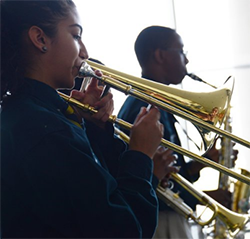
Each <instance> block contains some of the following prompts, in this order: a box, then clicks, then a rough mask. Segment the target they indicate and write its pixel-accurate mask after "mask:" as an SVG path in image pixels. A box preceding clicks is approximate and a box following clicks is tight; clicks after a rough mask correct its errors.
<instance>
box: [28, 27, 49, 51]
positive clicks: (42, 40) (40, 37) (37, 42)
mask: <svg viewBox="0 0 250 239" xmlns="http://www.w3.org/2000/svg"><path fill="white" fill-rule="evenodd" d="M28 35H29V38H30V40H31V42H32V43H33V45H34V46H35V47H36V48H37V49H38V50H40V51H41V52H44V53H45V52H46V51H47V46H46V44H47V43H48V42H47V36H46V35H45V33H44V32H43V30H42V29H41V28H40V27H37V26H32V27H31V28H30V29H29V32H28Z"/></svg>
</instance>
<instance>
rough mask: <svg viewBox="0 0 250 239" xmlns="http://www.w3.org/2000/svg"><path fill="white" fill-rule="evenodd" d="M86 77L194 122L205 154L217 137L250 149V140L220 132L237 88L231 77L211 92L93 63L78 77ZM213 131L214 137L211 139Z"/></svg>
mask: <svg viewBox="0 0 250 239" xmlns="http://www.w3.org/2000/svg"><path fill="white" fill-rule="evenodd" d="M89 66H91V68H92V69H94V70H95V69H99V70H101V71H102V73H103V76H102V77H98V76H96V75H95V74H94V72H93V70H92V69H91V68H90V67H89ZM86 76H92V77H96V78H98V79H99V80H100V81H102V82H103V83H104V84H107V85H109V86H111V87H112V88H114V89H117V90H119V91H121V92H123V93H125V94H129V95H131V96H134V97H136V98H139V99H140V100H142V101H145V102H147V103H150V104H152V105H155V106H158V107H159V108H161V109H163V110H167V111H169V112H170V113H172V114H175V115H177V116H179V117H182V118H184V119H186V120H188V121H190V122H192V123H193V124H194V125H195V126H196V127H197V129H198V130H199V132H200V133H201V135H202V137H203V143H204V147H203V148H204V150H205V151H206V150H207V149H209V147H210V146H211V143H212V142H213V140H214V136H215V134H219V135H221V136H225V137H228V138H230V139H231V140H233V141H234V142H236V143H239V144H241V145H244V146H246V147H248V148H250V142H249V141H246V140H244V139H242V138H240V137H237V136H235V135H233V134H232V133H230V132H227V131H225V130H222V129H220V126H221V124H222V123H223V120H224V117H225V115H226V112H227V110H228V107H229V106H230V100H231V95H232V90H233V86H234V79H233V78H232V77H230V79H228V80H227V81H226V82H225V84H224V87H223V88H219V89H216V90H214V91H212V92H206V93H200V92H199V93H197V92H189V91H185V90H181V89H177V88H173V87H170V86H167V85H164V84H161V83H158V82H154V81H150V80H146V79H143V78H139V77H135V76H132V75H129V74H125V73H122V72H119V71H117V70H114V69H111V68H108V67H106V66H104V65H100V64H98V63H95V62H92V61H86V62H85V64H83V65H82V66H81V68H80V70H79V77H86ZM211 132H214V133H215V134H214V135H213V136H211Z"/></svg>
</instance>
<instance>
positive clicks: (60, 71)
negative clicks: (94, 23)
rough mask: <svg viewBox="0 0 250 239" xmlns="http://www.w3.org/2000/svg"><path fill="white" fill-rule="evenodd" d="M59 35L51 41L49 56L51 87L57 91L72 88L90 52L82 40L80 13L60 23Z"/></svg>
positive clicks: (73, 12) (71, 15)
mask: <svg viewBox="0 0 250 239" xmlns="http://www.w3.org/2000/svg"><path fill="white" fill-rule="evenodd" d="M57 29H58V30H57V34H56V36H55V38H53V39H52V40H51V43H50V47H49V49H48V52H46V54H50V55H49V58H47V59H49V64H48V68H49V74H50V76H51V77H50V83H51V86H52V87H53V88H55V89H59V88H72V87H73V86H74V79H75V77H76V76H77V75H78V70H79V67H80V65H81V63H82V61H83V60H85V59H88V52H87V50H86V48H85V46H84V44H83V42H82V40H81V35H82V27H81V24H80V18H79V15H78V13H77V12H76V11H75V10H74V11H71V13H70V14H69V16H68V18H67V19H65V20H62V21H60V22H59V24H58V27H57Z"/></svg>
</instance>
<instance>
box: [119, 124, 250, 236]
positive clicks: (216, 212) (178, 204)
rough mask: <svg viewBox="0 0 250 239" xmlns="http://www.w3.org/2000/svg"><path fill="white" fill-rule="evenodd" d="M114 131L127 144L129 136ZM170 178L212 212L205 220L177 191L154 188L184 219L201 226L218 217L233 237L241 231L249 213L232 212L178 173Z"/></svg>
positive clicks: (248, 218)
mask: <svg viewBox="0 0 250 239" xmlns="http://www.w3.org/2000/svg"><path fill="white" fill-rule="evenodd" d="M115 133H116V134H117V135H118V136H119V137H120V138H121V139H123V140H124V141H125V142H126V143H128V144H129V140H130V138H129V137H128V135H126V134H125V133H124V132H122V131H120V130H119V129H117V128H115ZM171 177H172V179H174V181H175V182H177V183H178V184H180V185H181V186H182V187H183V188H184V189H185V190H186V191H188V192H189V193H190V194H192V195H193V196H194V197H195V198H197V199H198V200H199V202H200V203H201V204H203V205H205V206H206V208H207V207H208V208H210V209H211V210H212V211H213V214H212V215H211V216H210V217H209V218H208V219H206V220H202V219H201V215H202V214H201V215H199V216H197V215H196V214H195V213H194V211H193V210H192V208H190V207H189V206H188V205H187V204H186V203H185V202H184V201H183V199H182V198H181V197H180V196H179V194H178V193H174V192H172V191H171V190H170V189H169V188H166V189H165V188H163V187H161V186H160V185H158V187H157V188H156V194H157V196H158V198H160V199H161V200H162V201H163V202H165V203H166V204H167V205H169V206H171V207H172V208H173V209H174V210H176V211H177V212H178V213H180V214H181V215H183V216H184V217H185V218H186V219H189V218H190V219H192V220H194V221H195V222H196V223H198V224H199V225H201V226H205V225H209V224H210V223H212V221H213V220H214V219H215V218H216V217H219V218H220V219H221V220H222V221H223V222H224V223H225V225H226V227H227V229H228V232H229V235H230V236H231V237H232V238H234V237H235V236H236V235H237V234H238V232H239V231H241V230H242V229H243V228H244V226H245V225H246V223H247V222H248V221H249V220H250V215H249V214H240V213H236V212H233V211H231V210H229V209H227V208H226V207H224V206H223V205H221V204H220V203H218V202H217V201H215V200H214V199H213V198H211V197H210V196H208V195H207V194H205V193H204V192H202V191H199V190H197V189H195V187H194V186H193V184H192V183H190V182H189V181H188V180H186V179H185V178H184V177H182V176H181V175H180V174H178V173H172V174H171Z"/></svg>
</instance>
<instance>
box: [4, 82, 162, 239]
mask: <svg viewBox="0 0 250 239" xmlns="http://www.w3.org/2000/svg"><path fill="white" fill-rule="evenodd" d="M11 98H12V99H10V100H9V101H8V102H7V103H6V104H5V105H4V107H3V110H2V112H1V223H2V237H12V238H20V237H25V238H28V237H30V238H39V237H40V238H122V237H123V238H141V237H144V238H150V237H152V236H153V234H154V230H155V227H156V224H157V211H158V201H157V197H156V195H155V191H154V189H153V187H152V160H151V159H150V158H149V157H147V156H146V155H144V154H143V153H141V152H137V151H127V150H126V149H125V144H124V143H123V142H122V141H121V140H119V139H117V138H116V137H114V134H113V126H112V125H111V124H110V125H109V127H108V128H107V130H105V131H104V130H102V129H98V128H97V127H95V126H93V125H92V124H91V123H89V122H85V123H84V124H83V125H82V128H81V127H78V126H76V125H75V124H73V123H72V122H71V121H69V120H68V118H67V117H65V114H64V112H65V109H66V108H67V104H66V103H65V102H64V101H63V100H62V99H61V98H60V96H59V95H58V94H57V92H56V91H55V90H54V89H52V88H51V87H49V86H48V85H46V84H43V83H41V82H39V81H36V80H30V79H26V80H25V84H24V85H23V86H22V88H21V89H20V90H19V91H18V93H17V94H16V95H15V96H12V97H11ZM107 131H108V133H107Z"/></svg>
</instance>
